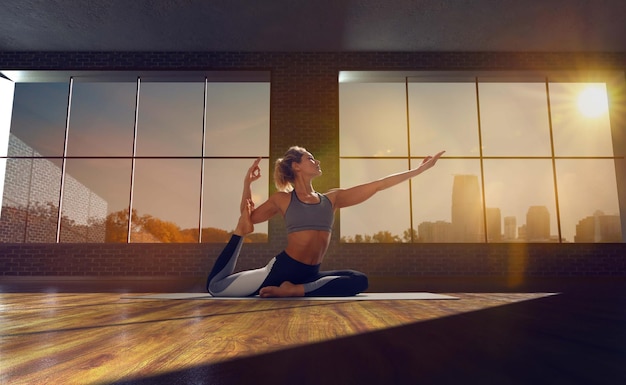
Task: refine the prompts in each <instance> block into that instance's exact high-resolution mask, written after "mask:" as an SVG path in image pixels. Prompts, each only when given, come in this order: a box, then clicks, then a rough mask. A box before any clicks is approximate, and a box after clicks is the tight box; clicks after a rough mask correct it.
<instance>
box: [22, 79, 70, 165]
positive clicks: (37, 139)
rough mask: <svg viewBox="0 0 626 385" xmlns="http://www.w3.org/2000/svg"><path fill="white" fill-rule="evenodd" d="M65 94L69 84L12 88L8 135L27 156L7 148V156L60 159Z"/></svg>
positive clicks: (24, 84) (27, 85)
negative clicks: (22, 145) (15, 139)
mask: <svg viewBox="0 0 626 385" xmlns="http://www.w3.org/2000/svg"><path fill="white" fill-rule="evenodd" d="M68 90H69V83H17V84H16V85H15V96H14V99H13V117H12V121H11V133H12V134H13V135H15V136H17V137H18V138H19V139H20V140H21V141H22V142H23V143H25V144H26V146H27V147H28V149H27V150H25V151H26V152H29V153H28V154H26V155H25V154H24V151H22V150H23V149H22V148H10V149H9V156H63V141H64V140H65V117H66V116H67V95H68ZM12 150H13V151H12ZM59 164H60V163H59Z"/></svg>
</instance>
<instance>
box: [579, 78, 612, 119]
mask: <svg viewBox="0 0 626 385" xmlns="http://www.w3.org/2000/svg"><path fill="white" fill-rule="evenodd" d="M578 109H579V110H580V113H581V114H583V115H584V116H586V117H588V118H597V117H599V116H602V115H604V114H605V113H606V112H607V111H608V110H609V101H608V98H607V96H606V87H605V86H604V84H602V85H589V86H587V87H586V88H584V89H583V90H582V91H581V92H580V94H579V95H578Z"/></svg>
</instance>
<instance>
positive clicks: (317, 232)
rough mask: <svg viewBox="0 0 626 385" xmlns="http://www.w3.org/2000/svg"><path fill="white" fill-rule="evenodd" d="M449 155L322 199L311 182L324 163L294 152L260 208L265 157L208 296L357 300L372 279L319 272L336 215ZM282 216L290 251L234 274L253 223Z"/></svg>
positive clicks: (248, 180) (252, 173) (281, 164)
mask: <svg viewBox="0 0 626 385" xmlns="http://www.w3.org/2000/svg"><path fill="white" fill-rule="evenodd" d="M443 153H444V152H443V151H442V152H439V153H438V154H436V155H434V156H428V157H426V158H425V159H424V160H423V161H422V163H421V164H420V165H419V166H418V167H417V168H414V169H412V170H408V171H403V172H399V173H396V174H392V175H388V176H386V177H384V178H381V179H378V180H375V181H372V182H369V183H364V184H361V185H358V186H354V187H351V188H345V189H343V188H337V189H332V190H330V191H328V192H327V193H325V194H320V193H318V192H316V191H315V190H314V189H313V184H312V181H313V179H315V178H316V177H318V176H320V175H321V174H322V169H321V168H320V162H319V161H318V160H316V159H315V158H314V157H313V155H312V154H311V153H310V152H308V151H307V150H306V149H304V148H302V147H297V146H294V147H291V148H290V149H289V150H288V151H287V152H286V153H285V155H284V156H283V157H282V158H280V159H278V160H277V161H276V164H275V168H274V182H275V184H276V188H277V189H278V191H277V192H276V193H274V194H273V195H271V196H270V198H269V199H268V200H267V201H265V202H264V203H263V204H261V205H260V206H258V207H255V205H254V202H252V193H251V188H250V186H251V184H252V182H254V181H256V180H257V179H259V178H260V176H261V169H260V168H259V162H260V160H261V159H260V158H259V159H256V160H255V161H254V163H252V166H250V168H249V169H248V172H247V173H246V176H245V178H244V183H243V194H242V197H241V206H240V211H241V216H240V217H239V221H238V223H237V227H236V228H235V230H234V232H233V235H232V236H231V238H230V240H229V242H228V244H227V245H226V247H225V248H224V250H223V251H222V253H221V254H220V255H219V256H218V258H217V260H216V261H215V265H214V266H213V269H212V270H211V273H210V274H209V277H208V279H207V291H208V292H209V293H211V294H212V295H213V296H218V297H246V296H252V295H259V296H261V297H301V296H353V295H356V294H358V293H360V292H362V291H365V289H367V285H368V282H367V276H365V274H363V273H360V272H358V271H353V270H333V271H320V264H321V263H322V260H323V259H324V254H325V253H326V250H327V249H328V245H329V244H330V236H331V232H332V226H333V220H334V211H335V210H337V209H341V208H343V207H349V206H354V205H356V204H359V203H361V202H364V201H365V200H367V199H369V198H370V197H372V196H373V195H374V194H376V193H377V192H378V191H381V190H385V189H387V188H389V187H392V186H395V185H397V184H398V183H401V182H404V181H406V180H408V179H410V178H413V177H415V176H417V175H419V174H421V173H422V172H424V171H426V170H428V169H429V168H431V167H432V166H434V165H435V163H436V162H437V160H438V159H439V158H440V157H441V155H442V154H443ZM279 214H280V215H282V216H283V217H284V219H285V224H286V228H287V247H286V248H285V250H284V251H283V252H281V253H280V254H278V255H277V256H275V257H274V258H272V259H271V260H270V261H269V263H268V264H267V265H266V266H265V267H262V268H259V269H255V270H248V271H242V272H239V273H235V274H233V272H234V270H235V265H236V263H237V258H238V257H239V252H240V250H241V246H242V244H243V238H244V237H245V236H246V235H247V234H250V233H251V232H252V231H253V230H254V224H256V223H260V222H264V221H267V220H268V219H270V218H272V217H273V216H275V215H279Z"/></svg>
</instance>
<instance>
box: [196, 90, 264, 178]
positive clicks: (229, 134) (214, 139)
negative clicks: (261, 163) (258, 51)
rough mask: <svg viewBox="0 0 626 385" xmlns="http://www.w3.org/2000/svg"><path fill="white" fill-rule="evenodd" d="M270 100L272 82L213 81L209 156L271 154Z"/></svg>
mask: <svg viewBox="0 0 626 385" xmlns="http://www.w3.org/2000/svg"><path fill="white" fill-rule="evenodd" d="M269 103H270V85H269V83H209V84H208V91H207V112H206V117H207V118H206V147H205V155H206V156H268V155H269V147H270V146H269V137H270V135H269V130H270V116H269V114H270V107H269ZM244 173H245V170H244V172H242V174H241V175H243V174H244Z"/></svg>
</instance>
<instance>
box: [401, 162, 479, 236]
mask: <svg viewBox="0 0 626 385" xmlns="http://www.w3.org/2000/svg"><path fill="white" fill-rule="evenodd" d="M420 163H421V160H420V159H414V160H412V161H411V167H412V168H415V167H417V166H419V164H420ZM411 190H412V194H413V226H414V230H415V231H417V233H416V234H415V235H417V237H414V241H415V242H484V226H483V224H482V223H483V214H482V195H481V193H480V191H481V190H480V163H479V161H478V160H459V159H441V160H439V161H438V162H437V165H436V166H435V167H434V168H433V169H431V170H428V171H427V172H425V173H423V174H420V175H418V176H417V177H415V178H414V179H412V181H411Z"/></svg>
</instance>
